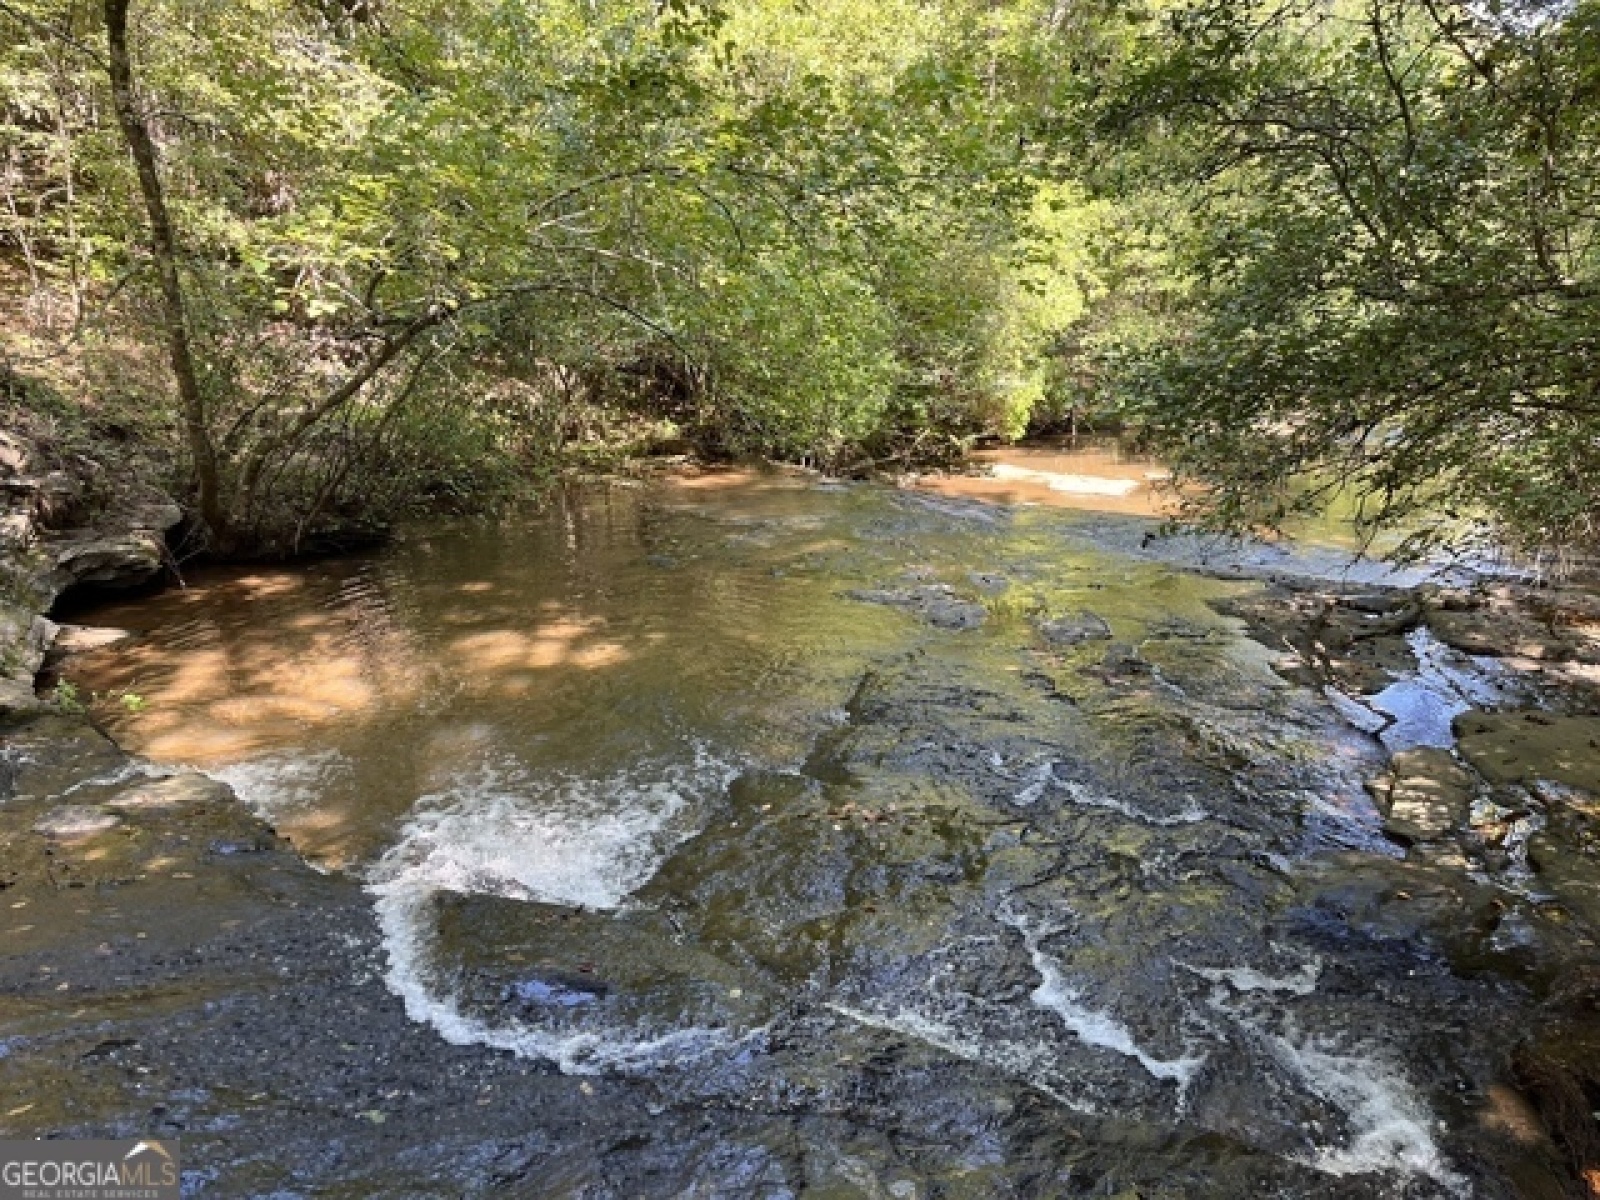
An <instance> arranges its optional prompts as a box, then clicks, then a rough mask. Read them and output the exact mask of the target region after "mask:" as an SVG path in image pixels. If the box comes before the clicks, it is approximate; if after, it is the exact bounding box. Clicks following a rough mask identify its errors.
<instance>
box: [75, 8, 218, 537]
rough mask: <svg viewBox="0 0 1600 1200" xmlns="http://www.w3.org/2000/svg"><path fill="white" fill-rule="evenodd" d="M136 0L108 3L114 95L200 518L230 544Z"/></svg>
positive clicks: (108, 30) (214, 534) (214, 532)
mask: <svg viewBox="0 0 1600 1200" xmlns="http://www.w3.org/2000/svg"><path fill="white" fill-rule="evenodd" d="M129 2H130V0H105V13H106V35H107V38H108V40H109V42H110V51H111V57H110V63H109V68H110V73H111V95H112V101H113V103H114V105H115V106H116V110H117V121H118V123H119V124H120V125H121V126H122V135H123V137H124V138H125V139H126V140H127V143H128V150H129V152H130V153H131V154H132V155H133V162H134V166H135V167H136V168H137V169H138V173H139V192H140V195H141V196H142V197H143V198H144V209H145V216H146V218H147V219H148V220H149V222H150V249H151V252H152V254H153V255H154V257H155V265H156V278H157V279H158V280H159V281H160V285H161V320H162V325H163V326H164V330H165V333H166V337H167V357H168V359H169V361H170V364H171V366H172V374H173V376H174V377H175V378H176V379H177V382H178V397H179V400H180V401H181V403H182V408H183V429H184V434H185V436H186V438H187V439H188V442H189V453H190V455H191V457H192V458H193V459H194V474H195V484H196V488H197V490H198V493H199V496H198V500H199V508H200V519H201V521H203V522H204V523H205V525H206V528H207V529H208V531H209V532H210V534H211V537H212V539H213V540H214V541H215V542H218V543H225V542H226V540H227V536H228V528H227V526H228V521H227V512H226V510H225V508H224V507H223V503H222V495H221V486H220V481H219V479H218V473H217V452H216V447H215V446H214V445H213V444H212V441H211V431H210V429H209V428H208V427H207V425H206V410H205V402H204V400H203V399H202V397H201V395H200V381H199V377H198V375H197V374H196V372H195V366H194V352H193V349H192V348H191V346H190V343H189V323H188V319H187V317H186V316H185V315H184V303H183V281H182V279H181V278H180V277H179V274H178V254H177V249H176V244H175V240H174V238H173V233H172V217H171V216H170V214H169V213H168V212H167V200H166V195H165V193H164V192H163V191H162V188H161V176H160V174H159V172H158V171H157V169H156V147H155V143H154V142H153V141H152V140H151V138H150V130H149V128H148V127H147V126H146V125H145V122H144V117H143V116H142V115H141V113H140V111H139V106H138V102H137V99H136V97H135V95H134V86H133V60H132V59H131V57H130V56H129V54H128V4H129Z"/></svg>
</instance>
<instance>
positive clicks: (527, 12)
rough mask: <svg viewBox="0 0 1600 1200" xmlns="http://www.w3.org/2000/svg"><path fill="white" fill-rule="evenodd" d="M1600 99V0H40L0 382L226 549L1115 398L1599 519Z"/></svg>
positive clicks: (6, 91)
mask: <svg viewBox="0 0 1600 1200" xmlns="http://www.w3.org/2000/svg"><path fill="white" fill-rule="evenodd" d="M1597 105H1600V4H1597V3H1579V4H1573V5H1540V4H1533V3H1526V4H1515V5H1500V6H1496V5H1492V4H1476V3H1474V4H1457V3H1449V2H1447V0H1363V2H1359V3H1346V2H1345V0H1290V2H1289V3H1276V4H1270V5H1264V4H1254V3H1244V2H1239V0H1178V2H1167V0H1149V2H1147V3H1121V2H1113V0H1047V2H1046V0H1023V2H1018V3H1012V2H1009V0H1007V2H1002V3H998V4H995V3H989V2H987V0H986V2H984V3H977V2H976V0H887V2H884V3H864V2H862V0H808V2H804V3H794V2H792V0H784V2H779V0H735V2H732V3H727V4H723V5H701V4H695V3H689V2H688V0H667V2H665V3H655V2H653V0H547V2H542V3H533V2H530V0H456V2H455V3H451V4H448V5H447V4H439V3H433V2H430V0H316V2H314V0H299V2H296V3H288V2H284V0H238V2H230V3H226V4H224V3H218V2H215V0H209V2H207V0H104V3H100V2H98V0H97V2H90V0H0V304H3V306H4V307H3V308H0V338H3V341H0V353H3V355H4V358H3V360H0V370H3V377H0V382H3V383H4V387H5V389H6V395H7V396H8V397H9V399H7V401H6V403H7V405H8V411H9V412H12V413H17V412H21V411H23V410H27V412H28V413H30V414H31V416H30V417H29V419H31V420H40V419H48V420H57V421H70V420H74V419H80V418H81V419H82V420H85V421H87V423H88V426H89V427H90V428H91V429H92V430H93V431H97V432H96V436H101V437H106V436H114V437H126V438H133V439H136V440H140V441H142V442H146V443H152V444H161V445H169V446H171V447H172V448H173V452H174V453H173V458H172V461H173V462H174V464H175V466H174V469H173V477H172V479H171V480H170V485H171V486H172V487H173V488H174V489H175V493H176V494H181V495H182V496H183V497H185V499H186V502H187V504H188V505H189V507H190V508H191V509H192V511H193V513H194V515H195V517H196V522H197V528H198V529H199V530H200V531H201V533H202V534H203V536H204V537H205V539H206V540H207V541H208V542H209V544H210V545H211V547H212V548H213V549H215V550H217V551H220V552H223V553H264V552H266V553H270V552H286V551H289V550H292V549H294V548H295V547H297V546H298V545H300V544H301V543H302V541H303V540H305V539H307V538H308V537H313V536H315V535H316V534H317V532H318V531H319V530H322V529H325V528H334V527H338V526H340V525H343V524H348V523H350V522H381V521H384V520H387V519H390V518H392V517H393V516H395V515H398V514H400V513H403V512H406V511H412V510H416V509H419V508H421V509H437V508H440V507H455V508H471V507H478V506H482V505H484V504H486V503H491V502H492V501H493V500H494V499H495V498H496V497H498V496H500V495H503V494H505V493H506V492H507V491H508V490H515V489H517V488H519V487H522V486H525V485H526V484H527V483H529V482H530V481H532V482H537V481H538V480H540V479H543V478H546V477H547V476H548V475H549V474H550V473H551V472H552V471H554V470H555V469H556V468H557V467H558V466H559V464H561V463H562V462H566V461H570V460H571V458H572V456H574V455H579V456H581V455H583V454H586V453H594V452H597V451H596V450H595V447H607V448H609V450H610V451H611V452H621V453H628V452H635V451H640V450H648V449H652V448H661V447H671V446H678V445H682V446H691V447H694V448H695V449H697V450H698V451H699V452H700V453H702V454H706V455H722V456H732V457H746V456H759V457H767V458H774V459H780V460H784V461H791V462H799V463H807V464H812V465H816V466H820V467H823V468H825V469H829V470H835V471H851V472H861V471H870V470H880V469H896V468H900V467H912V466H917V465H922V464H927V463H937V462H943V461H948V460H950V459H951V458H952V457H954V456H956V455H958V454H959V453H960V452H961V451H962V450H963V449H964V448H966V447H967V446H969V445H970V444H971V443H972V441H973V440H974V439H977V438H985V437H987V438H1007V439H1010V438H1017V437H1020V436H1022V435H1024V434H1025V433H1028V432H1030V431H1033V432H1040V431H1048V430H1052V429H1058V428H1067V427H1078V426H1080V425H1084V424H1087V425H1088V426H1090V427H1096V428H1105V429H1113V428H1115V429H1124V430H1127V431H1129V432H1130V433H1131V434H1134V435H1137V436H1140V437H1142V438H1144V439H1146V440H1148V441H1150V442H1152V443H1153V444H1155V445H1157V446H1159V447H1160V448H1161V450H1162V452H1163V453H1165V454H1166V455H1168V456H1169V457H1170V458H1171V459H1172V460H1173V462H1174V463H1175V465H1176V466H1177V467H1178V469H1179V471H1180V474H1181V475H1182V476H1183V477H1184V478H1185V479H1187V480H1193V481H1195V482H1196V483H1198V484H1199V485H1200V486H1199V487H1198V488H1196V489H1191V490H1190V491H1189V492H1188V493H1186V494H1187V495H1189V496H1190V497H1191V508H1192V511H1191V512H1190V513H1189V514H1188V515H1189V516H1191V517H1192V518H1193V519H1195V520H1197V521H1200V522H1202V523H1207V524H1210V525H1213V526H1216V527H1220V528H1226V529H1230V530H1241V529H1250V528H1261V527H1264V526H1272V525H1274V524H1276V523H1277V522H1279V521H1281V520H1283V519H1284V518H1285V517H1287V516H1289V515H1291V514H1293V513H1295V512H1297V511H1300V510H1303V509H1306V508H1310V507H1314V506H1316V505H1318V504H1319V503H1321V502H1323V500H1324V499H1325V498H1326V496H1327V495H1328V494H1329V493H1330V492H1331V491H1333V490H1336V489H1338V488H1341V487H1342V488H1345V489H1347V490H1348V489H1350V488H1354V489H1355V490H1356V492H1357V493H1358V494H1359V495H1360V496H1362V497H1363V499H1364V503H1365V504H1366V512H1367V515H1368V517H1369V518H1370V519H1371V520H1372V521H1374V522H1387V521H1394V520H1400V519H1403V518H1404V517H1405V516H1407V515H1408V514H1409V513H1411V512H1413V511H1414V510H1416V509H1417V508H1419V507H1423V508H1426V509H1428V510H1430V511H1435V510H1437V511H1446V510H1447V511H1451V512H1458V513H1459V514H1461V515H1462V517H1463V519H1472V520H1477V521H1480V522H1483V523H1484V525H1485V527H1486V528H1489V529H1491V530H1492V531H1493V532H1494V534H1495V535H1496V536H1498V537H1501V538H1504V539H1506V540H1508V541H1510V542H1512V543H1514V544H1517V545H1519V546H1521V547H1524V548H1528V549H1540V548H1545V547H1551V546H1576V545H1582V544H1584V543H1586V542H1590V541H1592V540H1593V538H1594V535H1595V519H1596V515H1597V512H1600V470H1597V468H1600V440H1597V434H1600V396H1597V392H1596V389H1597V387H1600V369H1597V368H1600V362H1597V355H1596V350H1597V348H1596V337H1597V330H1600V325H1597V320H1596V318H1597V312H1596V302H1597V301H1596V282H1597V281H1596V254H1597V251H1596V248H1595V244H1594V231H1595V220H1596V199H1597V198H1596V189H1597V187H1600V182H1597V171H1596V167H1597V165H1600V164H1597V163H1596V161H1595V160H1596V155H1597V154H1600V150H1597V146H1600V139H1597V137H1596V134H1597V132H1600V122H1597V119H1596V114H1597ZM40 414H43V417H41V415H40ZM19 419H20V418H19Z"/></svg>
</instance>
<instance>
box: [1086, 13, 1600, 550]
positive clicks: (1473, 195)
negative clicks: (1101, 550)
mask: <svg viewBox="0 0 1600 1200" xmlns="http://www.w3.org/2000/svg"><path fill="white" fill-rule="evenodd" d="M1124 69H1125V70H1126V72H1127V86H1126V88H1125V89H1124V91H1123V93H1122V95H1121V96H1120V97H1119V104H1120V108H1119V109H1118V111H1115V112H1112V111H1109V110H1108V111H1106V112H1105V113H1103V114H1102V119H1104V120H1106V121H1107V122H1108V123H1111V124H1116V123H1126V124H1124V125H1123V128H1130V127H1131V128H1134V129H1137V131H1138V138H1139V140H1140V142H1141V145H1142V154H1143V155H1144V156H1145V161H1146V163H1147V164H1149V166H1150V169H1151V170H1153V171H1154V173H1155V174H1156V175H1157V176H1158V177H1161V178H1163V179H1164V180H1165V181H1166V183H1167V185H1168V186H1171V184H1172V183H1173V182H1174V181H1176V180H1178V179H1183V180H1188V181H1192V182H1191V184H1190V186H1189V189H1188V192H1187V197H1188V206H1187V209H1186V212H1187V220H1186V221H1185V222H1184V224H1183V226H1182V229H1181V231H1180V232H1179V234H1178V235H1177V236H1176V237H1175V238H1174V239H1173V242H1172V246H1173V249H1174V251H1175V253H1176V254H1177V259H1176V262H1177V264H1178V268H1179V272H1180V274H1181V276H1182V278H1183V279H1184V280H1185V281H1186V288H1187V290H1186V294H1185V297H1184V302H1183V304H1182V306H1181V312H1182V328H1181V331H1175V332H1173V333H1172V334H1171V335H1170V336H1167V337H1165V338H1163V339H1161V340H1160V342H1159V344H1158V345H1156V346H1155V347H1154V348H1153V352H1152V353H1147V354H1143V355H1138V356H1135V361H1132V362H1130V363H1129V364H1128V366H1129V369H1128V370H1127V371H1126V372H1125V373H1124V376H1123V386H1124V387H1125V388H1126V389H1127V391H1128V393H1129V394H1130V395H1131V396H1132V397H1134V398H1135V403H1137V404H1139V405H1142V406H1143V408H1144V410H1145V411H1146V412H1147V413H1148V414H1149V417H1150V419H1151V420H1152V421H1153V422H1155V423H1156V424H1157V425H1158V426H1159V427H1160V428H1161V429H1162V430H1163V431H1164V433H1165V435H1166V436H1165V438H1164V440H1165V442H1166V444H1167V445H1168V447H1169V448H1170V449H1171V451H1172V453H1173V454H1174V455H1175V457H1176V458H1177V460H1178V461H1179V462H1180V464H1181V465H1183V466H1185V467H1187V468H1188V469H1189V470H1190V471H1191V472H1192V473H1193V474H1195V475H1197V476H1198V477H1199V478H1200V479H1202V480H1204V481H1206V482H1208V483H1209V484H1211V485H1212V488H1213V490H1212V491H1210V492H1209V493H1208V494H1207V495H1206V496H1205V497H1204V498H1203V501H1202V502H1201V504H1200V505H1198V506H1197V508H1198V510H1199V511H1200V513H1201V515H1203V516H1205V517H1207V518H1208V519H1210V520H1211V521H1213V522H1214V523H1217V524H1220V525H1223V526H1226V527H1237V526H1240V525H1252V524H1258V523H1266V524H1272V523H1275V522H1276V521H1278V520H1280V519H1281V518H1282V517H1283V516H1285V515H1286V514H1288V513H1290V512H1293V511H1296V510H1299V509H1305V508H1308V507H1314V506H1315V505H1317V504H1320V503H1321V502H1322V501H1323V500H1324V499H1325V497H1326V495H1327V494H1328V493H1329V492H1330V491H1331V490H1333V489H1335V488H1346V489H1350V490H1353V491H1354V492H1355V493H1356V494H1357V495H1359V496H1361V497H1362V498H1363V499H1364V502H1365V508H1366V516H1367V518H1368V519H1369V520H1370V521H1373V522H1390V521H1395V520H1397V519H1400V518H1403V517H1405V516H1407V515H1408V514H1411V513H1414V512H1416V511H1418V510H1419V509H1430V508H1432V509H1439V508H1447V509H1450V510H1452V511H1454V512H1458V513H1459V514H1460V516H1461V518H1462V520H1463V521H1464V520H1466V519H1467V518H1469V517H1472V518H1478V519H1486V520H1489V521H1491V522H1492V523H1493V528H1494V531H1495V532H1496V533H1497V534H1498V535H1499V536H1500V537H1509V538H1511V539H1512V540H1513V541H1516V542H1519V543H1521V544H1523V545H1524V546H1527V547H1529V548H1539V547H1542V546H1548V545H1552V544H1554V545H1560V544H1567V545H1570V544H1574V543H1582V542H1585V541H1590V540H1592V539H1593V537H1594V535H1595V533H1596V532H1597V527H1596V520H1597V517H1600V469H1597V468H1600V369H1597V368H1600V246H1597V243H1596V234H1597V232H1600V226H1597V221H1600V136H1597V135H1600V6H1596V5H1594V4H1578V5H1576V6H1573V7H1571V8H1570V10H1569V9H1568V8H1567V7H1565V6H1562V7H1560V8H1556V7H1554V6H1551V7H1547V8H1541V7H1538V6H1535V5H1506V6H1504V7H1496V6H1493V5H1488V6H1486V5H1478V4H1458V3H1448V2H1442V0H1362V2H1361V3H1351V4H1344V3H1337V4H1327V3H1320V2H1312V0H1307V2H1295V3H1290V4H1287V5H1282V6H1276V7H1273V8H1271V9H1268V8H1265V7H1261V6H1256V5H1250V4H1243V3H1231V2H1226V3H1225V2H1217V0H1213V2H1208V3H1204V4H1194V5H1189V6H1185V7H1183V8H1181V9H1178V10H1174V11H1173V12H1172V13H1171V14H1170V16H1169V19H1168V20H1167V21H1166V22H1164V23H1162V25H1161V26H1160V28H1159V29H1155V28H1149V29H1146V30H1144V31H1143V36H1142V37H1140V38H1139V39H1138V41H1137V44H1135V45H1132V46H1131V47H1130V48H1129V52H1128V54H1127V56H1126V58H1125V60H1124ZM1450 529H1451V526H1448V525H1439V524H1437V523H1427V524H1425V525H1424V527H1423V538H1422V541H1423V542H1426V541H1428V540H1431V539H1432V538H1433V537H1435V536H1437V535H1439V534H1441V533H1443V532H1445V531H1448V530H1450Z"/></svg>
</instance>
